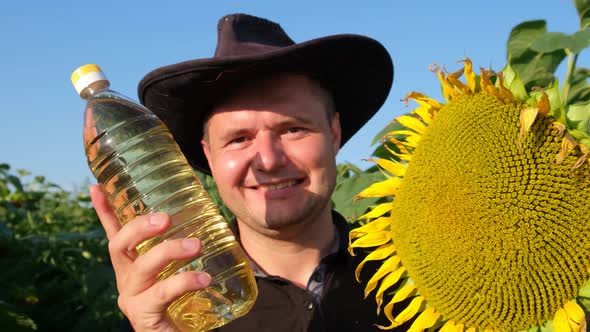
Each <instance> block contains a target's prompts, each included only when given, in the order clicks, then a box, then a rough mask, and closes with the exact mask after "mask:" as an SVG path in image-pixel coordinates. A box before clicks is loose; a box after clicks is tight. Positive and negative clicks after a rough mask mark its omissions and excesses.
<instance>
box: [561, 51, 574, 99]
mask: <svg viewBox="0 0 590 332" xmlns="http://www.w3.org/2000/svg"><path fill="white" fill-rule="evenodd" d="M565 53H566V54H567V72H566V76H565V80H564V84H563V88H562V90H561V97H562V103H561V104H562V105H564V106H565V107H567V99H568V94H569V92H570V85H571V80H572V76H573V75H574V70H575V69H576V62H577V61H578V53H575V54H574V53H572V51H570V50H569V49H567V48H566V49H565Z"/></svg>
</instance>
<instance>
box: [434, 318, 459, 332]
mask: <svg viewBox="0 0 590 332" xmlns="http://www.w3.org/2000/svg"><path fill="white" fill-rule="evenodd" d="M439 332H463V324H455V321H454V320H450V321H447V322H446V323H445V325H443V327H442V328H441V329H440V331H439Z"/></svg>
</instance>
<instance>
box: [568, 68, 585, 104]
mask: <svg viewBox="0 0 590 332" xmlns="http://www.w3.org/2000/svg"><path fill="white" fill-rule="evenodd" d="M588 77H590V69H588V68H582V67H579V68H576V69H575V71H574V73H573V74H572V76H571V77H570V91H569V95H568V99H567V104H568V105H569V104H576V103H579V102H584V101H587V100H590V85H588Z"/></svg>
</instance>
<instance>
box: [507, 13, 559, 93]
mask: <svg viewBox="0 0 590 332" xmlns="http://www.w3.org/2000/svg"><path fill="white" fill-rule="evenodd" d="M546 30H547V29H546V23H545V21H544V20H536V21H527V22H523V23H521V24H519V25H517V26H515V27H514V28H513V29H512V31H511V32H510V36H509V38H508V45H507V52H508V61H509V64H510V65H511V66H512V68H513V69H514V71H516V72H517V73H518V74H519V75H520V78H521V80H522V81H523V82H524V85H525V88H526V89H527V91H530V90H531V88H532V87H534V86H539V87H546V86H548V85H549V84H551V83H552V82H553V79H554V76H553V73H554V72H555V70H556V69H557V67H558V66H559V64H560V63H561V62H562V61H563V59H564V58H565V56H566V53H565V51H564V50H562V49H557V50H554V51H551V52H546V53H544V52H537V51H535V50H533V49H532V48H531V45H532V44H533V42H534V41H535V40H536V39H537V38H544V37H542V36H544V35H545V34H546Z"/></svg>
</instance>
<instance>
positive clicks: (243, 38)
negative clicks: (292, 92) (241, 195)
mask: <svg viewBox="0 0 590 332" xmlns="http://www.w3.org/2000/svg"><path fill="white" fill-rule="evenodd" d="M217 30H218V40H217V48H216V50H215V54H214V56H213V57H212V58H205V59H196V60H189V61H184V62H180V63H177V64H173V65H169V66H165V67H162V68H158V69H156V70H154V71H152V72H150V73H148V74H147V75H146V76H145V77H144V78H143V79H142V80H141V82H140V83H139V87H138V93H139V100H140V101H141V103H142V104H144V105H145V106H146V107H148V108H149V109H151V110H152V112H154V113H155V114H156V115H157V116H158V117H159V118H160V119H161V120H162V121H163V122H164V123H165V124H166V125H167V126H168V128H169V129H170V131H171V132H172V135H173V136H174V138H175V140H176V141H177V142H178V145H179V146H180V149H181V150H182V152H183V153H184V155H185V156H186V158H187V159H188V161H189V162H190V164H191V165H192V166H193V167H196V168H198V169H199V170H201V171H204V172H206V173H209V174H210V170H209V166H208V164H207V159H206V158H205V155H204V153H203V151H202V147H201V144H200V141H201V139H202V128H203V122H204V121H205V120H206V118H207V115H208V112H209V111H210V110H211V108H212V107H213V106H214V105H215V104H216V103H217V102H219V100H221V99H222V98H223V97H224V96H227V95H228V94H229V93H231V92H232V90H235V89H236V87H238V86H239V85H240V84H244V83H245V82H247V81H249V80H251V79H253V78H259V77H266V76H270V75H273V74H276V73H284V72H297V73H306V74H309V75H310V76H311V77H313V78H314V79H316V80H317V81H318V83H320V85H321V86H322V87H324V88H326V89H327V90H328V91H329V92H330V94H331V96H332V97H333V99H334V105H335V111H336V112H338V113H340V121H341V127H342V143H341V144H344V143H346V141H348V139H350V138H351V137H352V136H353V135H354V134H355V133H356V132H357V131H358V130H359V129H360V128H361V127H362V126H363V125H364V124H365V123H366V122H367V121H368V120H369V119H370V118H371V117H372V116H373V115H374V114H375V113H376V112H377V110H379V108H380V107H381V106H382V105H383V103H384V102H385V99H386V98H387V95H388V94H389V90H390V88H391V84H392V81H393V64H392V61H391V58H390V56H389V53H388V52H387V50H386V49H385V48H384V47H383V45H381V44H380V43H379V42H377V41H376V40H374V39H371V38H368V37H365V36H360V35H353V34H341V35H332V36H327V37H323V38H317V39H313V40H309V41H306V42H302V43H295V42H293V40H292V39H291V38H290V37H289V36H288V35H287V34H286V33H285V32H284V31H283V29H282V28H281V27H280V26H279V25H278V24H276V23H274V22H271V21H269V20H266V19H263V18H258V17H254V16H250V15H245V14H232V15H227V16H224V17H222V18H221V19H220V20H219V23H218V26H217Z"/></svg>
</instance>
